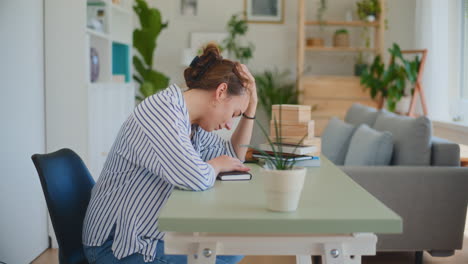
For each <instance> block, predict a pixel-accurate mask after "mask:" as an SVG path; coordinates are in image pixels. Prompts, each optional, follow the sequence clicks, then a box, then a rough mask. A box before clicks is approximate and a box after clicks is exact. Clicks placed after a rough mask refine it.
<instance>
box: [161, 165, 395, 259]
mask: <svg viewBox="0 0 468 264" xmlns="http://www.w3.org/2000/svg"><path fill="white" fill-rule="evenodd" d="M321 159H322V165H321V167H309V168H308V170H307V177H306V180H305V184H304V189H303V192H302V196H301V200H300V203H299V207H298V209H297V211H296V212H292V213H278V212H271V211H268V210H267V209H266V197H265V193H264V190H263V178H264V173H265V172H263V171H262V170H261V168H260V167H259V166H258V165H255V164H251V165H248V166H249V167H250V168H251V169H252V170H251V173H252V175H253V178H252V180H251V181H244V182H219V181H218V182H216V184H215V186H214V188H212V189H210V190H207V191H204V192H189V191H181V190H176V191H174V193H173V194H172V195H171V197H170V198H169V200H168V202H167V204H166V205H165V207H164V209H163V210H162V213H161V215H160V217H159V228H160V230H161V231H165V232H166V237H165V242H166V243H165V245H166V253H167V254H187V255H189V260H190V262H193V263H214V257H215V255H216V254H219V255H232V254H243V255H296V256H298V257H297V262H298V263H311V262H310V255H323V256H324V258H323V259H324V263H325V264H330V263H360V259H361V256H362V255H373V254H375V246H376V243H377V237H376V236H375V235H374V233H401V232H402V220H401V218H400V217H399V216H398V215H397V214H395V213H394V212H393V211H392V210H390V209H389V208H388V207H386V206H385V205H384V204H382V203H381V202H380V201H378V200H377V199H376V198H375V197H373V196H372V195H371V194H369V193H368V192H367V191H366V190H364V189H363V188H362V187H361V186H359V185H358V184H357V183H355V182H354V181H353V180H352V179H351V178H349V177H348V176H347V175H346V174H345V173H344V172H342V171H341V170H340V169H339V168H338V167H336V166H335V165H334V164H333V163H331V162H330V161H329V160H327V159H326V158H325V157H323V156H322V157H321ZM286 244H287V246H285V245H286Z"/></svg>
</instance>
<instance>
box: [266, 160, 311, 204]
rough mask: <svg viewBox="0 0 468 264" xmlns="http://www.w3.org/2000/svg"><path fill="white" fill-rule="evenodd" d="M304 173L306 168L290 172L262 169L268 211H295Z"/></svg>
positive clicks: (302, 185) (298, 168)
mask: <svg viewBox="0 0 468 264" xmlns="http://www.w3.org/2000/svg"><path fill="white" fill-rule="evenodd" d="M306 171H307V170H306V168H301V167H297V168H293V169H292V170H270V169H263V175H264V176H263V177H264V178H263V179H264V187H265V193H266V198H267V208H268V210H271V211H275V212H293V211H296V210H297V207H298V205H299V200H300V198H301V193H302V189H303V187H304V180H305V176H306Z"/></svg>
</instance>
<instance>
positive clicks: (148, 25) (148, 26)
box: [133, 0, 169, 101]
mask: <svg viewBox="0 0 468 264" xmlns="http://www.w3.org/2000/svg"><path fill="white" fill-rule="evenodd" d="M133 10H134V11H135V13H136V14H137V16H138V18H139V20H140V25H141V28H137V29H135V30H134V31H133V47H134V48H135V49H136V51H137V53H138V54H139V56H137V55H134V56H133V66H135V70H136V74H134V75H133V79H134V80H135V81H136V82H137V83H138V84H139V85H140V88H139V94H140V95H137V96H136V99H137V100H139V101H141V100H143V99H145V98H146V97H148V96H151V95H153V94H154V93H156V92H157V91H159V90H162V89H164V88H166V87H167V86H168V85H169V78H168V77H167V76H166V75H164V74H163V73H161V72H158V71H156V70H154V69H153V53H154V50H155V49H156V39H157V38H158V36H159V33H161V30H163V29H165V28H166V27H167V23H162V20H161V13H160V12H159V10H158V9H156V8H150V7H148V4H147V3H146V1H144V0H136V2H135V5H134V6H133Z"/></svg>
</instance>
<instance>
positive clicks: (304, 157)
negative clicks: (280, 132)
mask: <svg viewBox="0 0 468 264" xmlns="http://www.w3.org/2000/svg"><path fill="white" fill-rule="evenodd" d="M265 152H266V153H267V154H269V155H270V156H265V155H264V154H260V153H256V152H254V153H253V155H252V156H253V157H254V158H257V159H270V158H274V154H273V153H272V152H267V151H265ZM313 158H314V156H308V155H294V154H284V153H283V154H281V158H280V159H281V160H287V161H296V162H297V161H300V160H309V159H313Z"/></svg>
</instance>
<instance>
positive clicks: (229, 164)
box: [207, 155, 250, 175]
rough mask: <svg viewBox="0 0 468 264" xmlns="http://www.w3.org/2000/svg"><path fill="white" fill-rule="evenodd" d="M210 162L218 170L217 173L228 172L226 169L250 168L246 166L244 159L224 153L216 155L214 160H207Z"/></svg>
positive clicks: (246, 169)
mask: <svg viewBox="0 0 468 264" xmlns="http://www.w3.org/2000/svg"><path fill="white" fill-rule="evenodd" d="M207 163H208V164H210V165H211V166H212V167H213V168H214V169H215V172H216V175H218V173H220V172H226V171H249V170H250V168H248V167H246V166H245V165H244V164H243V163H242V161H240V160H239V159H236V158H233V157H230V156H226V155H222V156H219V157H216V158H214V159H212V160H209V161H208V162H207Z"/></svg>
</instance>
